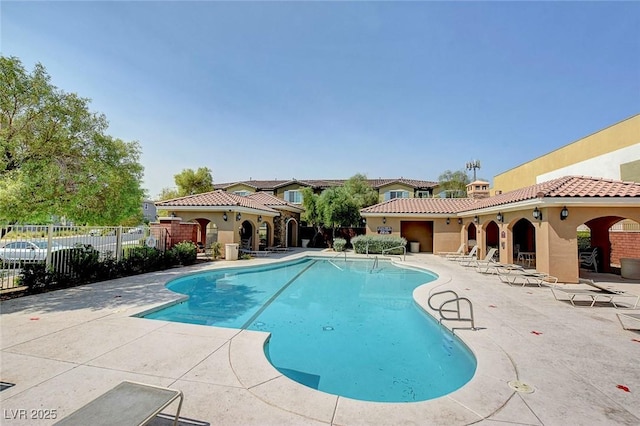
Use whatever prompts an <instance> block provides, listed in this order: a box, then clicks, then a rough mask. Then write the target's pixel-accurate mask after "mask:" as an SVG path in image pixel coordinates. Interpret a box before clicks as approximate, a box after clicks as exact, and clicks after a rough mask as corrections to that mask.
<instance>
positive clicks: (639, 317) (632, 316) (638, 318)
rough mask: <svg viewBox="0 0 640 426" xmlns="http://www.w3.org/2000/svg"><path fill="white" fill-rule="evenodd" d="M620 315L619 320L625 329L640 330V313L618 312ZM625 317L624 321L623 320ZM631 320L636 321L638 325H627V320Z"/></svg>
mask: <svg viewBox="0 0 640 426" xmlns="http://www.w3.org/2000/svg"><path fill="white" fill-rule="evenodd" d="M616 315H617V316H618V321H620V325H621V326H622V328H623V329H625V330H640V313H638V314H631V313H630V314H626V313H622V312H620V313H617V314H616ZM623 318H624V321H623V320H622V319H623ZM629 321H632V322H634V324H636V325H637V326H635V327H634V326H631V327H629V326H625V322H626V323H628V322H629Z"/></svg>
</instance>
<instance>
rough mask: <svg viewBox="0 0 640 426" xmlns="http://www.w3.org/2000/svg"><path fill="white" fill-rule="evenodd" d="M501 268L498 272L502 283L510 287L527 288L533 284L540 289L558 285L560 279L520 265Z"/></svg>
mask: <svg viewBox="0 0 640 426" xmlns="http://www.w3.org/2000/svg"><path fill="white" fill-rule="evenodd" d="M510 266H511V267H507V268H500V269H498V270H497V273H498V277H499V278H500V281H502V282H503V283H506V284H509V285H519V286H521V287H525V286H527V285H530V284H533V285H537V286H538V287H543V286H550V285H553V284H557V283H558V278H556V277H554V276H552V275H549V274H546V273H544V272H537V271H528V270H526V269H524V268H523V267H521V266H520V267H519V265H510Z"/></svg>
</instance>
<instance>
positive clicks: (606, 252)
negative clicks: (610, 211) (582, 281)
mask: <svg viewBox="0 0 640 426" xmlns="http://www.w3.org/2000/svg"><path fill="white" fill-rule="evenodd" d="M584 225H585V226H583V227H578V250H579V251H591V250H593V249H594V248H595V249H597V253H596V262H597V270H598V272H617V270H618V269H619V268H620V259H621V258H640V225H639V224H638V222H635V221H633V220H625V218H624V217H621V216H602V217H597V218H594V219H590V220H588V221H586V222H585V223H584ZM581 266H582V267H585V265H581ZM587 268H588V269H595V268H593V267H592V266H587Z"/></svg>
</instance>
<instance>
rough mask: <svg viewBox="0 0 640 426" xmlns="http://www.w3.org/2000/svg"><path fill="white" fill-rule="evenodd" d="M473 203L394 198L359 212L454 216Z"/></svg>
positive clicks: (468, 201)
mask: <svg viewBox="0 0 640 426" xmlns="http://www.w3.org/2000/svg"><path fill="white" fill-rule="evenodd" d="M473 203H474V200H473V199H471V198H394V199H392V200H389V201H385V202H384V203H380V204H376V205H373V206H370V207H366V208H364V209H362V210H361V212H362V213H365V214H366V213H386V214H393V213H403V214H413V213H418V214H422V213H433V214H455V213H456V212H458V211H460V210H462V209H464V208H465V207H467V206H469V205H472V204H473Z"/></svg>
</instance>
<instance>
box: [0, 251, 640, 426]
mask: <svg viewBox="0 0 640 426" xmlns="http://www.w3.org/2000/svg"><path fill="white" fill-rule="evenodd" d="M309 252H310V253H312V254H314V255H323V253H321V252H319V251H312V250H311V251H309ZM303 255H304V253H303V252H300V251H298V252H295V253H293V254H278V255H273V256H270V257H267V258H260V259H253V260H250V261H237V262H226V261H217V262H211V263H205V264H200V265H196V266H192V267H188V268H181V269H172V270H169V271H163V272H158V273H151V274H145V275H140V276H135V277H128V278H122V279H118V280H113V281H108V282H102V283H96V284H91V285H86V286H81V287H76V288H71V289H67V290H60V291H55V292H50V293H45V294H39V295H34V296H28V297H23V298H19V299H13V300H8V301H4V302H2V303H1V304H0V308H1V313H2V315H1V316H0V321H1V323H0V326H1V337H0V342H1V359H0V380H1V381H2V382H3V384H4V383H8V384H13V386H9V387H6V388H5V389H4V390H2V391H0V402H1V404H2V424H7V425H23V424H24V425H26V424H38V425H47V424H53V423H55V421H56V420H59V419H61V418H62V417H64V416H66V415H68V414H69V413H71V412H73V411H74V410H76V409H78V408H79V407H81V406H82V405H84V404H86V403H87V402H89V401H91V400H93V399H95V398H96V397H98V396H99V395H101V394H103V393H104V392H106V391H107V390H109V389H111V388H112V387H114V386H115V385H117V384H118V383H120V382H121V381H123V380H132V381H138V382H143V383H149V384H155V385H160V386H168V387H172V388H175V389H180V390H182V391H183V392H184V395H185V399H184V405H183V407H182V411H181V415H180V424H183V425H203V424H205V425H206V424H211V425H276V424H277V425H345V426H346V425H361V424H362V425H364V424H389V425H403V424H406V425H417V424H441V425H465V424H486V425H500V424H505V423H506V424H518V425H567V424H571V425H613V424H620V425H638V424H640V362H638V360H640V332H636V331H628V330H623V329H622V327H621V326H620V324H619V322H618V319H617V317H616V312H640V308H638V309H635V310H633V311H631V310H628V309H615V308H613V307H612V306H611V305H603V304H598V305H597V306H595V307H592V308H590V307H572V306H571V305H570V304H569V303H568V302H566V303H565V302H559V301H556V300H555V299H554V298H553V296H552V294H551V292H550V290H549V289H548V288H539V287H530V286H529V287H511V286H508V285H507V284H504V283H501V282H500V281H499V280H498V277H496V276H495V275H483V274H479V273H477V272H475V269H474V268H465V267H462V266H459V265H458V264H456V263H454V262H451V261H447V260H445V259H442V258H440V257H438V256H434V255H429V254H410V255H407V259H406V263H407V264H410V265H414V266H421V267H426V268H428V269H430V270H431V271H433V272H435V273H437V274H438V275H439V279H438V280H437V281H436V282H434V283H430V284H429V285H428V286H424V287H423V288H420V289H419V290H417V291H416V292H415V293H414V296H415V297H416V300H417V302H418V303H419V304H420V305H421V306H426V299H427V297H428V294H429V292H430V291H433V288H435V287H437V288H438V289H439V290H442V289H450V290H454V291H456V292H457V293H458V294H459V295H461V296H465V297H468V298H469V299H470V300H471V301H472V302H473V307H474V312H475V318H476V325H477V326H478V327H479V330H476V331H471V330H457V331H456V334H457V335H458V336H460V337H461V338H462V340H463V341H464V342H465V343H466V344H467V345H468V346H469V347H470V348H471V349H472V350H473V352H474V354H475V355H476V357H477V359H478V369H477V371H476V374H475V376H474V377H473V379H472V380H471V381H470V382H469V383H468V384H467V385H466V386H464V387H463V388H461V389H459V390H458V391H456V392H453V393H452V394H450V395H447V396H444V397H441V398H438V399H435V400H431V401H424V402H417V403H402V404H384V403H371V402H363V401H356V400H351V399H348V398H343V397H338V396H335V395H330V394H326V393H322V392H319V391H315V390H313V389H310V388H307V387H304V386H302V385H300V384H297V383H295V382H293V381H291V380H289V379H288V378H286V377H284V376H282V375H281V374H280V373H279V372H278V371H277V370H275V369H274V368H273V367H272V366H271V365H270V364H269V362H268V361H267V359H266V358H265V356H264V352H263V345H264V342H265V339H266V338H267V337H268V335H267V334H265V333H260V332H253V331H246V330H245V331H240V330H233V329H224V328H217V327H207V326H199V325H191V324H180V323H170V322H164V321H157V320H147V319H142V318H136V317H133V315H135V314H138V313H140V312H143V311H146V310H149V309H152V308H154V307H157V306H160V305H163V304H165V303H168V302H171V301H174V300H177V299H178V298H179V297H180V296H179V295H177V294H175V293H172V292H170V291H168V290H166V289H165V288H164V284H165V283H166V282H167V281H168V280H170V279H173V278H176V277H178V276H181V275H184V274H186V273H192V272H197V271H202V270H207V269H212V268H216V269H217V268H222V267H225V266H241V265H243V266H244V265H246V266H248V265H250V264H265V263H269V262H276V261H279V260H281V259H284V258H293V257H298V256H303ZM330 255H333V253H331V254H330ZM591 278H594V279H595V280H596V281H598V282H599V283H600V284H601V285H605V286H612V287H614V288H619V289H625V290H628V291H630V292H633V293H636V294H638V293H640V281H631V280H623V279H620V277H618V276H614V275H605V274H597V275H592V276H591ZM427 310H428V309H427ZM449 325H450V326H455V324H449ZM390 362H393V360H390ZM512 381H519V382H521V383H524V384H526V385H528V387H529V388H530V390H532V391H533V392H531V393H526V392H519V391H516V390H514V389H513V388H512V387H510V386H509V385H508V383H509V382H512ZM3 387H4V386H3ZM175 408H176V406H174V405H172V406H170V407H169V408H168V409H167V410H165V413H166V414H168V415H171V414H173V413H174V412H175ZM52 413H55V418H51V417H52ZM46 414H48V417H50V418H49V419H38V418H37V417H45V415H46ZM152 424H169V422H168V420H167V419H166V418H164V417H162V418H160V417H159V418H156V420H154V421H153V423H152Z"/></svg>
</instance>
